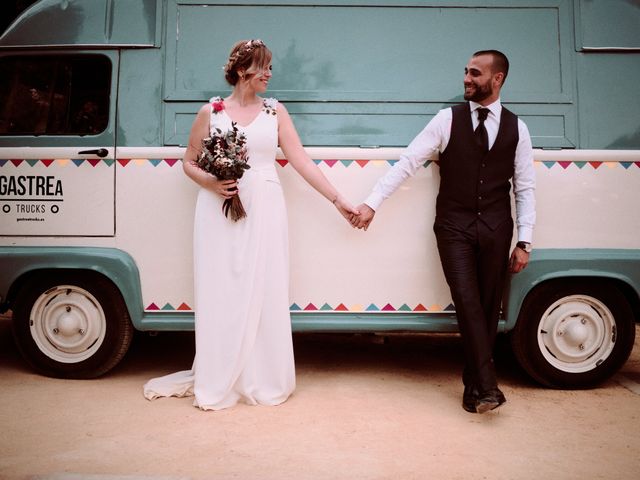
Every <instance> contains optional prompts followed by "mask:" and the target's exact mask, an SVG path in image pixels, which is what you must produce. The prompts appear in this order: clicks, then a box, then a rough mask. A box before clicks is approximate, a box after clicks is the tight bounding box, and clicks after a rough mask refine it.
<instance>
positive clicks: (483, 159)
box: [436, 103, 518, 230]
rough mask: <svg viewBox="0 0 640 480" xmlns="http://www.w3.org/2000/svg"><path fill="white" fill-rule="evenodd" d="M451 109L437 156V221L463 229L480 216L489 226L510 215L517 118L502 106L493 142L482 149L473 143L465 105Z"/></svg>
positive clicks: (470, 124)
mask: <svg viewBox="0 0 640 480" xmlns="http://www.w3.org/2000/svg"><path fill="white" fill-rule="evenodd" d="M451 110H452V111H453V119H452V122H451V138H450V139H449V143H448V144H447V148H446V149H445V150H444V152H442V153H441V154H440V162H439V164H440V191H439V193H438V198H437V200H436V223H445V224H449V225H455V226H457V227H461V228H466V227H468V226H469V225H471V224H472V223H473V222H474V221H475V220H480V221H482V222H484V223H485V224H486V225H487V226H488V227H489V228H491V229H492V230H494V229H495V228H496V227H498V226H499V225H500V224H501V223H502V222H504V221H505V220H507V219H509V218H511V198H510V196H509V191H510V190H511V183H510V180H511V177H513V170H514V160H515V153H516V147H517V146H518V117H517V116H516V115H514V114H513V113H511V112H510V111H509V110H507V109H506V108H504V107H502V115H501V117H500V128H499V129H498V135H497V137H496V141H495V143H494V144H493V147H491V150H489V151H488V152H487V153H484V152H482V150H481V148H480V147H479V146H478V145H477V143H476V141H475V137H474V132H473V125H472V123H471V110H470V107H469V103H463V104H460V105H456V106H454V107H452V108H451Z"/></svg>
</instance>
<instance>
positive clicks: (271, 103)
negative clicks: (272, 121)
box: [262, 98, 278, 115]
mask: <svg viewBox="0 0 640 480" xmlns="http://www.w3.org/2000/svg"><path fill="white" fill-rule="evenodd" d="M277 108H278V100H276V99H275V98H263V99H262V111H263V112H264V113H266V114H267V115H276V113H277V112H276V109H277Z"/></svg>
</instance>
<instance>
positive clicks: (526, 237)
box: [513, 119, 536, 243]
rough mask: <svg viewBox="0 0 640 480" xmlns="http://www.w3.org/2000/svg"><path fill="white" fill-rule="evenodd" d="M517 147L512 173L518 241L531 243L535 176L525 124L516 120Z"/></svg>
mask: <svg viewBox="0 0 640 480" xmlns="http://www.w3.org/2000/svg"><path fill="white" fill-rule="evenodd" d="M518 135H519V140H518V146H517V147H516V158H515V162H514V163H515V165H514V173H513V194H514V196H515V200H516V226H517V229H518V241H521V242H529V243H531V242H532V239H533V227H534V225H535V223H536V198H535V189H536V174H535V171H534V167H533V147H532V145H531V136H530V135H529V129H528V128H527V126H526V125H525V123H524V122H523V121H522V120H520V119H518Z"/></svg>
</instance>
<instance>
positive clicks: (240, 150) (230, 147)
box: [196, 122, 251, 222]
mask: <svg viewBox="0 0 640 480" xmlns="http://www.w3.org/2000/svg"><path fill="white" fill-rule="evenodd" d="M215 130H216V133H214V134H213V135H212V136H211V137H208V138H205V139H203V140H202V146H203V149H202V153H201V154H200V156H199V157H198V160H197V161H196V163H197V165H198V166H199V167H200V168H201V169H202V170H204V171H205V172H209V173H210V174H212V175H215V176H216V177H217V178H218V179H220V180H238V179H239V178H242V175H243V174H244V171H245V170H247V169H248V168H251V167H250V166H249V165H248V164H247V162H248V161H249V157H248V156H247V137H246V136H245V135H244V133H242V132H240V131H239V130H238V127H237V126H236V122H231V129H230V130H229V131H227V132H224V133H223V132H222V130H220V129H219V128H216V129H215ZM222 211H223V212H224V216H225V217H229V212H231V219H232V220H233V221H234V222H237V221H238V220H240V219H241V218H244V217H246V216H247V212H245V210H244V207H243V206H242V202H241V201H240V197H239V196H238V194H235V195H234V196H233V197H231V198H227V199H225V201H224V203H223V204H222Z"/></svg>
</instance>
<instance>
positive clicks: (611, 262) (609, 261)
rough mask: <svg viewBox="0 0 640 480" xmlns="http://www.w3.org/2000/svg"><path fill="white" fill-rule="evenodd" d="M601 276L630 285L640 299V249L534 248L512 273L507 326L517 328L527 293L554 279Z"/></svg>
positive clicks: (506, 316) (506, 303)
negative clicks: (523, 264)
mask: <svg viewBox="0 0 640 480" xmlns="http://www.w3.org/2000/svg"><path fill="white" fill-rule="evenodd" d="M571 278H601V279H610V280H615V281H618V282H620V283H624V284H626V285H627V286H628V287H630V289H631V290H632V291H633V292H635V295H636V299H638V298H640V250H622V249H534V250H533V252H532V253H531V259H530V261H529V265H528V266H527V268H526V269H524V270H523V271H522V272H520V273H518V274H516V275H511V277H510V280H509V285H508V287H507V290H506V292H505V297H504V298H505V303H504V305H503V310H504V317H505V319H506V322H505V323H504V324H503V326H504V329H505V330H506V331H509V330H511V329H513V328H514V327H515V324H516V321H517V320H518V314H519V312H520V308H521V307H522V303H523V302H524V299H525V297H526V296H527V294H528V293H529V292H530V291H531V290H532V289H533V288H535V287H536V286H537V285H540V284H541V283H543V282H545V281H548V280H553V279H567V281H569V279H571Z"/></svg>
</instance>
